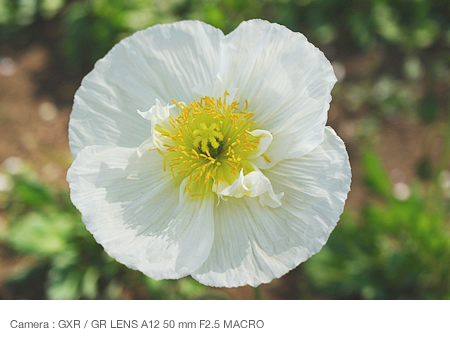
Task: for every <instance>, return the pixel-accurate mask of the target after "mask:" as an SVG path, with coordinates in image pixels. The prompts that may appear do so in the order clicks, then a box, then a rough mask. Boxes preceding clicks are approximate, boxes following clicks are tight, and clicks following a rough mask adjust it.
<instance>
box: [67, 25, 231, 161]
mask: <svg viewBox="0 0 450 342" xmlns="http://www.w3.org/2000/svg"><path fill="white" fill-rule="evenodd" d="M222 37H223V33H222V31H220V30H218V29H216V28H214V27H212V26H209V25H207V24H204V23H201V22H198V21H182V22H177V23H173V24H165V25H156V26H153V27H150V28H148V29H146V30H144V31H140V32H137V33H135V34H133V35H132V36H130V37H128V38H126V39H124V40H122V41H121V42H120V43H118V44H117V45H116V46H115V47H114V48H113V49H112V50H111V51H110V52H109V53H108V54H107V55H106V56H105V57H104V58H103V59H101V60H99V61H98V62H97V63H96V65H95V67H94V70H93V71H92V72H91V73H90V74H89V75H87V76H86V77H85V78H84V80H83V82H82V84H81V87H80V88H79V89H78V91H77V93H76V95H75V101H74V107H73V111H72V114H71V119H70V124H69V138H70V148H71V151H72V154H73V155H74V157H76V155H77V154H78V152H79V151H80V150H81V149H83V148H84V147H85V146H90V145H105V146H123V147H137V146H139V145H140V144H141V143H142V141H144V140H145V139H146V138H148V136H149V133H150V123H149V122H148V121H146V120H144V119H143V118H142V117H141V116H139V115H137V114H136V110H141V111H146V110H148V109H149V108H150V107H152V106H153V105H154V104H155V100H156V99H157V98H158V99H160V100H161V102H164V103H172V99H176V100H178V101H185V102H189V101H192V99H193V98H194V97H196V96H197V94H196V93H195V92H194V90H193V89H194V87H195V86H196V85H197V84H204V85H206V86H209V87H211V88H212V87H213V86H214V84H215V82H216V75H217V70H218V63H219V44H220V40H221V39H222Z"/></svg>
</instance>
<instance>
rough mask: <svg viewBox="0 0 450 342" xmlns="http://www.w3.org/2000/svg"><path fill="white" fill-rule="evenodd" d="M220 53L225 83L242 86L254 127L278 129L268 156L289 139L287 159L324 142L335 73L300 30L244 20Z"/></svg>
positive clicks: (270, 129)
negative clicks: (293, 30) (324, 131)
mask: <svg viewBox="0 0 450 342" xmlns="http://www.w3.org/2000/svg"><path fill="white" fill-rule="evenodd" d="M220 56H221V64H220V75H221V76H222V79H223V83H224V85H225V87H226V88H227V89H228V88H239V90H240V98H241V100H242V99H247V100H248V103H249V107H248V110H249V111H252V112H254V113H255V116H254V117H253V118H252V119H253V120H255V122H256V124H255V126H254V128H263V129H265V130H268V131H270V132H271V133H273V140H274V141H273V143H272V144H271V145H270V146H269V148H268V151H267V154H271V150H272V149H276V148H277V147H279V146H280V145H282V144H283V142H285V141H287V140H288V141H290V146H288V148H287V149H285V154H286V155H285V157H286V158H296V157H300V156H302V155H304V154H306V153H308V152H310V151H312V150H313V149H314V148H315V147H316V146H318V145H319V144H320V143H321V142H322V141H323V129H324V127H325V124H326V121H327V111H328V108H329V103H330V101H331V95H330V92H331V89H332V88H333V85H334V83H335V82H336V77H335V75H334V72H333V68H332V66H331V63H330V62H329V61H328V60H327V59H326V58H325V56H324V55H323V53H322V52H321V51H320V50H319V49H317V48H316V47H314V46H313V45H312V44H310V43H309V42H308V41H307V39H306V38H305V37H304V36H303V35H302V34H301V33H297V32H292V31H290V30H289V29H287V28H286V27H284V26H281V25H278V24H271V23H269V22H266V21H263V20H250V21H245V22H243V23H241V24H240V25H239V27H238V28H237V29H236V30H234V31H233V32H231V33H230V34H229V35H227V36H226V37H225V38H224V39H223V40H222V43H221V55H220ZM273 160H276V161H279V160H281V158H276V159H275V158H274V159H273ZM271 162H272V164H273V163H274V162H273V161H271Z"/></svg>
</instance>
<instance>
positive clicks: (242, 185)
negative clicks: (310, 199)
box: [217, 170, 283, 208]
mask: <svg viewBox="0 0 450 342" xmlns="http://www.w3.org/2000/svg"><path fill="white" fill-rule="evenodd" d="M219 187H220V186H218V187H217V189H219ZM217 194H218V195H220V196H232V197H236V198H241V197H244V195H246V196H250V197H259V202H260V203H261V205H268V206H269V207H272V208H277V207H279V206H280V205H281V202H280V200H281V198H282V197H283V193H280V194H277V195H276V194H275V193H274V192H273V188H272V184H270V180H269V178H267V177H266V176H264V174H263V173H262V172H261V171H259V170H255V171H252V172H249V173H248V174H246V175H245V176H244V171H243V170H241V172H240V173H239V177H238V178H237V179H236V180H235V181H234V182H233V184H231V185H229V186H227V187H226V188H223V189H221V190H220V191H217Z"/></svg>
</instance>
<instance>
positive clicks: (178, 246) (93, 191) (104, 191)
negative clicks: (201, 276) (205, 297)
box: [67, 146, 214, 279]
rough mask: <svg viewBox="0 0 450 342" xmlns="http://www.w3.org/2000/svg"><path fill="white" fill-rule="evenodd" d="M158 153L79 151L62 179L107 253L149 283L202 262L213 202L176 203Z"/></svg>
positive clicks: (175, 188) (187, 271)
mask: <svg viewBox="0 0 450 342" xmlns="http://www.w3.org/2000/svg"><path fill="white" fill-rule="evenodd" d="M162 167H163V166H162V157H161V156H160V155H159V153H158V152H157V151H153V152H149V153H145V154H143V155H142V157H141V158H138V157H137V154H136V149H130V148H109V147H105V146H91V147H86V148H85V149H83V150H82V151H81V152H80V153H79V154H78V156H77V159H76V160H75V161H74V163H73V165H72V167H71V168H70V170H69V172H68V175H67V180H68V182H69V184H70V189H71V199H72V202H73V203H74V204H75V206H76V207H77V208H78V210H80V212H81V213H82V218H83V222H84V223H85V224H86V227H87V229H88V230H89V231H90V232H91V233H92V234H93V235H94V237H95V239H96V240H97V242H99V243H100V244H102V245H103V247H104V248H105V250H106V252H107V253H108V254H109V255H110V256H111V257H113V258H115V259H117V260H118V261H119V262H121V263H123V264H125V265H127V266H128V267H130V268H133V269H137V270H140V271H141V272H143V273H145V274H146V275H148V276H150V277H152V278H154V279H172V278H180V277H183V276H186V275H188V274H190V273H191V272H192V271H193V270H195V269H197V268H198V267H200V266H201V265H202V263H203V262H204V260H205V259H206V258H207V256H208V254H209V252H210V249H211V244H212V241H213V235H214V223H213V206H214V198H213V197H212V196H210V197H208V198H201V197H196V198H195V199H193V198H191V199H189V200H186V201H183V203H181V202H180V201H179V185H178V186H177V185H176V184H174V181H173V178H172V176H171V175H170V173H168V172H164V171H163V170H162Z"/></svg>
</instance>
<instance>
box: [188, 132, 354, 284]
mask: <svg viewBox="0 0 450 342" xmlns="http://www.w3.org/2000/svg"><path fill="white" fill-rule="evenodd" d="M265 174H266V176H267V177H268V178H269V179H270V181H271V183H272V186H273V188H274V189H275V190H276V191H277V192H278V191H283V192H284V197H283V200H282V206H281V207H279V208H275V209H272V208H268V207H262V206H261V205H260V204H259V203H258V201H256V200H255V199H254V198H250V197H247V196H244V197H243V198H240V199H236V198H230V199H229V200H228V201H227V202H221V203H220V205H219V206H218V207H216V208H215V209H214V211H215V212H214V222H215V236H214V244H213V248H212V250H211V254H210V256H209V257H208V259H207V260H206V262H205V263H204V264H203V265H202V266H201V267H200V269H199V270H197V271H195V272H194V273H193V276H194V278H195V279H197V280H198V281H199V282H201V283H203V284H206V285H210V286H228V287H234V286H241V285H246V284H250V285H252V286H258V285H259V284H261V283H267V282H269V281H271V280H272V279H273V278H277V277H280V276H282V275H283V274H285V273H286V272H288V271H289V270H291V269H293V268H294V267H296V266H297V265H298V264H299V263H301V262H303V261H305V260H307V259H308V258H309V257H311V256H312V255H313V254H315V253H317V252H318V251H319V250H320V249H321V248H322V246H323V245H324V244H325V242H326V241H327V239H328V237H329V235H330V233H331V231H332V230H333V229H334V227H335V226H336V223H337V221H338V219H339V216H340V214H341V213H342V211H343V208H344V202H345V200H346V198H347V193H348V191H349V190H350V178H351V174H350V164H349V161H348V156H347V152H346V150H345V146H344V144H343V142H342V141H341V140H340V139H339V137H337V135H336V134H335V133H334V131H333V130H332V129H330V128H328V127H327V128H326V129H325V140H324V142H323V143H322V144H320V145H319V146H318V147H317V148H315V149H314V150H313V151H311V152H310V153H308V154H307V155H305V156H303V157H301V158H296V159H290V160H283V161H280V162H279V163H278V164H277V165H276V166H274V167H273V168H271V169H269V170H266V171H265Z"/></svg>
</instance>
